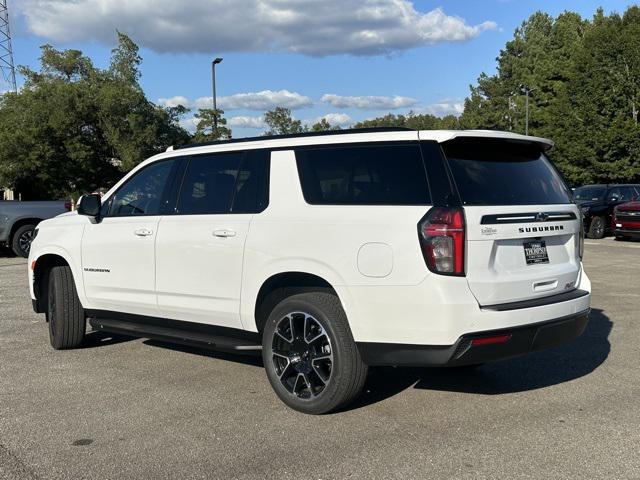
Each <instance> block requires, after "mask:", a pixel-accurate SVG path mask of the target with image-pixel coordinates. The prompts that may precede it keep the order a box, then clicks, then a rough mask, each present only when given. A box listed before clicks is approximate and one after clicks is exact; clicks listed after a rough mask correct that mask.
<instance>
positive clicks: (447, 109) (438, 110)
mask: <svg viewBox="0 0 640 480" xmlns="http://www.w3.org/2000/svg"><path fill="white" fill-rule="evenodd" d="M463 110H464V100H459V99H445V100H440V101H439V102H437V103H432V104H431V105H428V106H427V107H425V108H424V109H421V110H420V111H419V112H416V113H430V114H431V115H435V116H436V117H445V116H447V115H455V116H456V117H457V116H459V115H461V114H462V112H463Z"/></svg>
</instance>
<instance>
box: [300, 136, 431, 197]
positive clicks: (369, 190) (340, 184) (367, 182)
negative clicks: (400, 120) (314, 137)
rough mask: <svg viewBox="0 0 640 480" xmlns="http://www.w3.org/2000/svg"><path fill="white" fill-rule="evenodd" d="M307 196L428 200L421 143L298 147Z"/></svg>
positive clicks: (301, 173) (303, 184)
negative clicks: (419, 144)
mask: <svg viewBox="0 0 640 480" xmlns="http://www.w3.org/2000/svg"><path fill="white" fill-rule="evenodd" d="M296 159H297V163H298V172H299V174H300V182H301V184H302V191H303V194H304V198H305V200H306V201H307V202H308V203H310V204H316V205H428V204H430V202H431V200H430V196H429V188H428V185H427V178H426V173H425V169H424V164H423V162H422V156H421V154H420V147H419V146H418V144H417V143H416V144H411V145H406V144H405V145H366V146H362V145H347V146H339V147H338V146H332V147H317V148H305V149H300V150H298V151H296Z"/></svg>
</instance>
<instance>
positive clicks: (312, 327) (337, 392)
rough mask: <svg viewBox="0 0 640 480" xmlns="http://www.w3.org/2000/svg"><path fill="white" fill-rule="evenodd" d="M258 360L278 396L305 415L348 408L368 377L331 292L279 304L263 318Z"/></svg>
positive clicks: (296, 298) (343, 314)
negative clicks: (260, 354) (262, 363)
mask: <svg viewBox="0 0 640 480" xmlns="http://www.w3.org/2000/svg"><path fill="white" fill-rule="evenodd" d="M262 357H263V361H264V366H265V369H266V372H267V377H268V378H269V382H270V383H271V386H272V387H273V389H274V390H275V392H276V394H277V395H278V397H280V399H281V400H282V401H283V402H284V403H285V404H287V405H288V406H289V407H291V408H293V409H295V410H298V411H300V412H303V413H310V414H316V415H317V414H322V413H327V412H330V411H332V410H335V409H337V408H339V407H341V406H344V405H347V404H348V403H350V402H351V401H353V400H354V399H355V398H356V396H357V395H358V394H359V393H360V391H361V390H362V387H363V386H364V382H365V380H366V377H367V366H366V365H365V364H364V363H363V362H362V359H361V358H360V353H359V352H358V349H357V347H356V344H355V342H354V340H353V337H352V335H351V330H350V329H349V324H348V321H347V316H346V314H345V313H344V310H343V309H342V306H341V305H340V301H339V300H338V298H337V297H336V296H335V295H333V294H330V293H322V292H310V293H300V294H296V295H292V296H290V297H288V298H286V299H284V300H282V301H281V302H280V303H279V304H278V305H277V306H276V307H275V308H274V309H273V311H272V312H271V314H270V315H269V318H268V319H267V323H266V325H265V328H264V332H263V340H262Z"/></svg>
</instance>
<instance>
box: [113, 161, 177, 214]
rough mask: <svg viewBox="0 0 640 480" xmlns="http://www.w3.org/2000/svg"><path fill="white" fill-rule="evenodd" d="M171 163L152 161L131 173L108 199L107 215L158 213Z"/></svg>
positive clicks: (172, 162)
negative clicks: (133, 173)
mask: <svg viewBox="0 0 640 480" xmlns="http://www.w3.org/2000/svg"><path fill="white" fill-rule="evenodd" d="M173 164H174V161H173V160H166V161H161V162H157V163H153V164H151V165H149V166H148V167H145V168H144V169H142V170H140V171H139V172H137V173H136V174H135V175H133V176H132V177H131V178H130V179H129V180H127V182H125V183H124V185H122V187H120V188H119V189H118V191H117V192H116V193H115V194H114V195H113V197H111V198H110V199H109V201H108V205H109V207H108V213H107V216H111V217H113V216H117V217H121V216H134V215H159V214H160V210H161V207H162V205H161V203H162V198H163V194H164V191H165V189H166V187H167V183H168V180H169V176H170V173H171V168H172V167H173Z"/></svg>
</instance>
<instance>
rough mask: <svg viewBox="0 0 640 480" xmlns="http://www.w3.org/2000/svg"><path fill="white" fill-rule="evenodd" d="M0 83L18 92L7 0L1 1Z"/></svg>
mask: <svg viewBox="0 0 640 480" xmlns="http://www.w3.org/2000/svg"><path fill="white" fill-rule="evenodd" d="M0 81H2V82H4V83H6V84H7V85H8V86H9V88H10V89H11V90H13V91H14V92H16V91H17V87H16V69H15V67H14V65H13V49H12V48H11V30H10V29H9V9H8V8H7V0H0ZM0 86H2V85H0Z"/></svg>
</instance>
